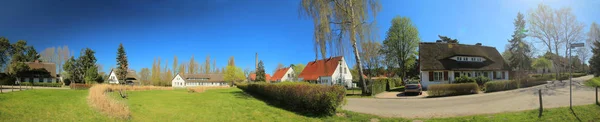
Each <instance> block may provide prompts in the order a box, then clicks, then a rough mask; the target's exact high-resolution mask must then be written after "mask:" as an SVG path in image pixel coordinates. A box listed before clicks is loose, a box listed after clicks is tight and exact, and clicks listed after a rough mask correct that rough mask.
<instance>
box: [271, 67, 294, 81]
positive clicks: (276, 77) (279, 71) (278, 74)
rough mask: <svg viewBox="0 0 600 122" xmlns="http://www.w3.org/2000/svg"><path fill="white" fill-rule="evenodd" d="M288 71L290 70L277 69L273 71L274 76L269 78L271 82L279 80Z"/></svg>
mask: <svg viewBox="0 0 600 122" xmlns="http://www.w3.org/2000/svg"><path fill="white" fill-rule="evenodd" d="M289 69H290V68H281V69H277V71H275V74H273V77H271V81H277V80H281V78H283V76H285V73H287V71H288V70H289Z"/></svg>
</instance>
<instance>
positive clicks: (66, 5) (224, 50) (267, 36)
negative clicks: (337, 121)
mask: <svg viewBox="0 0 600 122" xmlns="http://www.w3.org/2000/svg"><path fill="white" fill-rule="evenodd" d="M542 2H543V3H545V4H547V5H550V6H551V7H552V8H553V9H559V8H561V7H571V8H572V9H573V13H575V15H576V16H577V17H578V20H579V21H581V22H584V23H585V24H586V28H585V31H586V32H587V31H588V30H589V25H590V24H591V23H592V22H594V21H595V22H600V7H599V6H600V1H597V0H587V1H566V0H544V1H542V0H498V1H496V0H459V1H455V0H419V1H408V0H382V1H381V4H382V11H381V12H380V13H378V16H377V18H376V21H377V29H376V31H377V35H378V36H379V39H380V41H382V40H383V39H384V38H385V32H386V31H387V29H388V28H389V27H390V26H391V24H390V21H391V20H392V18H393V17H395V16H407V17H409V18H410V19H411V20H412V21H413V23H414V24H415V25H416V26H417V28H418V30H419V32H420V35H419V36H420V37H421V39H422V41H424V42H433V41H435V40H436V39H438V37H437V35H445V36H449V37H451V38H457V39H458V40H459V41H460V42H461V43H464V44H475V43H478V42H481V43H483V45H489V46H494V47H496V48H497V49H498V50H499V51H500V52H502V51H504V47H505V45H506V44H507V40H508V39H509V38H510V35H511V34H512V31H513V28H514V26H513V24H512V22H513V20H514V18H515V17H516V15H517V12H522V13H527V12H528V11H529V10H531V9H534V8H535V7H537V4H539V3H542ZM0 5H2V7H0V36H4V37H6V38H8V39H9V40H10V41H11V43H13V42H16V41H17V40H26V41H27V42H28V44H29V45H34V46H35V48H36V49H37V50H38V52H41V51H42V50H44V49H45V48H48V47H52V46H63V45H67V46H69V48H70V49H71V50H73V51H74V53H75V54H76V55H79V51H80V50H81V49H83V48H86V47H89V48H91V49H93V50H94V51H96V58H97V59H98V63H100V64H102V65H103V66H104V68H103V69H104V70H105V71H106V72H108V71H109V68H110V67H115V65H116V52H117V47H118V45H119V43H123V45H124V46H125V49H126V52H127V55H128V59H129V64H130V67H131V68H132V69H134V70H136V71H139V70H140V69H141V68H143V67H149V68H150V67H151V66H152V61H153V59H154V58H157V57H160V58H161V60H162V62H165V60H167V62H168V63H169V64H168V65H167V66H168V67H169V68H170V67H171V66H172V63H173V56H177V57H178V58H179V63H182V62H188V61H189V58H190V57H191V56H192V55H193V56H194V57H195V59H196V60H197V61H198V62H199V63H201V62H203V61H204V59H205V57H206V56H207V55H210V57H211V59H216V61H217V66H218V67H224V66H225V65H226V64H227V59H228V58H229V57H230V56H234V57H235V62H236V65H237V66H239V67H241V68H243V69H246V68H248V69H253V68H254V54H255V53H258V54H259V59H260V60H262V61H264V63H265V69H266V70H267V73H269V74H272V71H273V69H274V68H275V67H276V66H277V64H278V63H283V64H285V65H286V66H287V65H289V64H296V63H304V64H306V63H307V62H309V61H311V60H314V59H315V57H314V56H315V52H314V51H313V46H314V45H313V40H312V39H313V35H312V34H313V26H312V25H313V23H312V20H310V19H308V18H306V17H301V16H300V14H299V5H300V2H299V1H293V0H217V1H208V0H176V1H168V0H126V1H125V0H98V1H92V0H61V1H58V0H2V1H0ZM540 50H545V49H540ZM346 60H351V61H349V63H352V62H353V60H354V57H353V55H352V54H346ZM352 64H353V63H352ZM352 64H351V65H352ZM162 65H163V67H164V63H162Z"/></svg>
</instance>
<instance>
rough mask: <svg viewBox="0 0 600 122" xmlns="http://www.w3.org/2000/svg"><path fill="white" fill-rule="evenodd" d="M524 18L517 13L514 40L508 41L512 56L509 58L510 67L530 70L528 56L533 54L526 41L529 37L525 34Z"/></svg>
mask: <svg viewBox="0 0 600 122" xmlns="http://www.w3.org/2000/svg"><path fill="white" fill-rule="evenodd" d="M523 18H524V17H523V14H521V13H520V12H519V13H517V18H516V19H515V22H514V23H513V24H514V25H515V30H514V31H513V35H512V39H510V40H508V43H509V48H508V49H509V51H510V54H512V55H511V57H509V62H510V66H511V67H513V69H518V70H528V69H530V67H531V59H530V58H529V55H528V54H529V53H531V49H530V48H529V45H528V44H527V43H526V42H525V40H524V39H525V37H527V35H526V34H525V33H526V32H527V30H525V20H524V19H523Z"/></svg>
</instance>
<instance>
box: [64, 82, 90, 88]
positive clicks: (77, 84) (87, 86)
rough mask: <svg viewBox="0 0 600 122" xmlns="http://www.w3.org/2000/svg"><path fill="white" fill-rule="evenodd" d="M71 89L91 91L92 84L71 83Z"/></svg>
mask: <svg viewBox="0 0 600 122" xmlns="http://www.w3.org/2000/svg"><path fill="white" fill-rule="evenodd" d="M69 87H71V89H89V88H90V87H92V84H81V83H71V84H70V85H69Z"/></svg>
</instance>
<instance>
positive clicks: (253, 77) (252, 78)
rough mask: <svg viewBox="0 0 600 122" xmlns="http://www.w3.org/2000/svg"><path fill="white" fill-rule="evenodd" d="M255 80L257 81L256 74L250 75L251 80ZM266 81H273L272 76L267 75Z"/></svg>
mask: <svg viewBox="0 0 600 122" xmlns="http://www.w3.org/2000/svg"><path fill="white" fill-rule="evenodd" d="M254 79H256V74H255V73H252V74H250V80H251V81H254ZM265 80H271V75H269V74H265Z"/></svg>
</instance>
